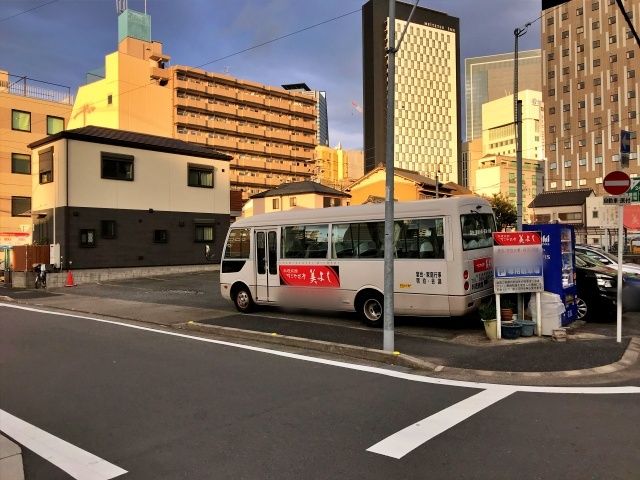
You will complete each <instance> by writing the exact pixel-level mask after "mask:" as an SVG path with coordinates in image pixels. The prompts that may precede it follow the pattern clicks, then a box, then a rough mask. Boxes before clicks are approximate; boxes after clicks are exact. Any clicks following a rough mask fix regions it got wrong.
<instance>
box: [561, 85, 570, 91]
mask: <svg viewBox="0 0 640 480" xmlns="http://www.w3.org/2000/svg"><path fill="white" fill-rule="evenodd" d="M570 89H571V85H569V84H568V83H567V84H566V85H563V86H562V92H563V93H569V91H570Z"/></svg>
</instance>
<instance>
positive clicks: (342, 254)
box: [331, 223, 355, 258]
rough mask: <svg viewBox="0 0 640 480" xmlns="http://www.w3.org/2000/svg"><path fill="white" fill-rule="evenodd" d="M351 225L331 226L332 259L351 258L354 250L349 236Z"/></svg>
mask: <svg viewBox="0 0 640 480" xmlns="http://www.w3.org/2000/svg"><path fill="white" fill-rule="evenodd" d="M351 232H352V230H351V225H350V224H348V223H345V224H342V225H335V224H334V225H333V227H332V228H331V251H332V254H331V256H332V257H333V258H353V257H354V256H355V255H354V252H355V249H354V245H353V239H352V236H351Z"/></svg>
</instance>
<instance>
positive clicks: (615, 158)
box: [611, 153, 620, 162]
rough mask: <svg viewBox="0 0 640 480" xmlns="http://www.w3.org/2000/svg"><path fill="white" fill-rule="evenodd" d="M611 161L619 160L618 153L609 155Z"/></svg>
mask: <svg viewBox="0 0 640 480" xmlns="http://www.w3.org/2000/svg"><path fill="white" fill-rule="evenodd" d="M611 161H612V162H619V161H620V155H619V154H617V153H616V154H615V155H613V156H612V157H611Z"/></svg>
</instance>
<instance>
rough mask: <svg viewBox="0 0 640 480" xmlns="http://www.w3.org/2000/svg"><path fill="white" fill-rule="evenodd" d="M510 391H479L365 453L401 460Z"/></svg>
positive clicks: (403, 430) (379, 443)
mask: <svg viewBox="0 0 640 480" xmlns="http://www.w3.org/2000/svg"><path fill="white" fill-rule="evenodd" d="M512 393H513V392H510V391H508V390H498V389H495V388H492V389H489V390H483V391H482V392H480V393H477V394H475V395H473V396H471V397H469V398H466V399H465V400H462V401H461V402H458V403H456V404H455V405H451V406H450V407H448V408H445V409H444V410H440V411H439V412H438V413H434V414H433V415H431V416H430V417H427V418H425V419H424V420H420V421H419V422H417V423H414V424H413V425H410V426H408V427H407V428H403V429H402V430H400V431H399V432H397V433H394V434H393V435H391V436H389V437H387V438H385V439H384V440H381V441H380V442H378V443H376V444H375V445H373V446H372V447H369V448H367V452H372V453H379V454H380V455H385V456H387V457H392V458H396V459H399V458H402V457H404V456H405V455H406V454H407V453H409V452H411V451H412V450H414V449H416V448H418V447H419V446H420V445H422V444H423V443H425V442H428V441H429V440H431V439H432V438H433V437H435V436H436V435H440V434H441V433H442V432H445V431H446V430H449V429H450V428H451V427H453V426H455V425H457V424H458V423H460V422H462V421H464V420H466V419H467V418H469V417H471V416H472V415H475V414H476V413H478V412H480V411H482V410H484V409H485V408H487V407H488V406H490V405H493V404H494V403H496V402H498V401H500V400H502V399H503V398H505V397H508V396H509V395H511V394H512Z"/></svg>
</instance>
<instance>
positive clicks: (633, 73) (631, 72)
mask: <svg viewBox="0 0 640 480" xmlns="http://www.w3.org/2000/svg"><path fill="white" fill-rule="evenodd" d="M635 76H636V71H635V70H627V78H634V77H635Z"/></svg>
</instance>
